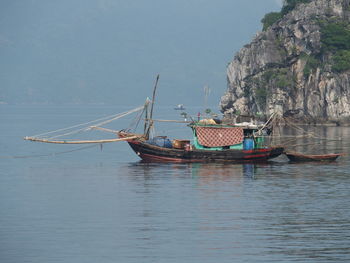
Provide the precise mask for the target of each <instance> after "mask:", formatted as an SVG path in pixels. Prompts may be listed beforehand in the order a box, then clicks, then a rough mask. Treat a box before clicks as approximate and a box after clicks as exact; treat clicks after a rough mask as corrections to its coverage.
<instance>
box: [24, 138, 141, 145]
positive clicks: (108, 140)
mask: <svg viewBox="0 0 350 263" xmlns="http://www.w3.org/2000/svg"><path fill="white" fill-rule="evenodd" d="M137 138H140V136H130V137H126V138H118V139H105V140H81V141H57V140H48V139H40V138H34V137H24V140H27V141H33V142H45V143H56V144H88V143H108V142H120V141H127V140H132V139H137Z"/></svg>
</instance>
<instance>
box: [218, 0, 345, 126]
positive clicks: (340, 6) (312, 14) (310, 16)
mask: <svg viewBox="0 0 350 263" xmlns="http://www.w3.org/2000/svg"><path fill="white" fill-rule="evenodd" d="M288 2H293V3H294V4H295V6H293V8H290V9H291V10H287V11H284V12H283V9H282V12H280V13H273V14H272V13H271V14H270V15H272V16H274V17H276V18H275V21H273V23H271V24H270V25H269V24H267V25H264V31H263V32H259V33H257V35H256V36H255V37H254V39H253V40H252V42H251V43H250V44H247V45H245V46H244V47H243V48H242V49H241V50H240V51H239V52H238V53H237V54H236V55H235V57H234V59H233V61H232V62H230V63H229V65H228V68H227V82H228V88H227V91H226V93H225V94H224V96H223V97H222V98H221V103H220V106H221V110H222V112H223V113H224V114H225V115H226V116H232V115H239V114H258V115H259V114H262V115H269V114H271V113H272V112H276V111H277V112H279V113H281V114H288V113H290V112H293V113H298V114H299V115H298V116H299V117H300V119H304V120H306V119H307V120H308V121H310V120H312V121H315V122H327V121H328V122H337V123H341V122H347V123H348V122H349V120H350V0H310V1H305V0H304V1H298V0H294V1H285V4H284V5H285V6H284V8H285V10H286V5H288ZM265 18H266V17H265Z"/></svg>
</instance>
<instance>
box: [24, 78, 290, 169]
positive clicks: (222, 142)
mask: <svg viewBox="0 0 350 263" xmlns="http://www.w3.org/2000/svg"><path fill="white" fill-rule="evenodd" d="M158 79H159V76H157V80H156V83H155V86H154V89H153V97H152V100H149V99H147V100H146V103H145V104H144V106H142V107H138V108H135V109H132V110H129V111H127V112H124V113H120V114H117V115H112V116H107V117H105V118H100V119H98V120H95V121H90V122H87V123H83V124H79V125H74V126H71V127H68V128H64V129H58V130H56V131H51V132H46V133H43V134H39V135H35V136H30V137H25V138H24V139H25V140H30V141H35V142H44V143H56V144H101V145H102V144H103V143H109V142H117V141H127V142H128V143H129V145H130V146H131V148H132V149H133V150H134V152H135V153H136V154H137V155H138V156H139V157H140V158H141V159H143V160H145V161H152V162H154V161H157V162H229V163H241V162H262V161H267V160H270V159H272V158H275V157H277V156H279V155H281V154H282V153H283V152H284V148H283V147H281V146H271V145H268V144H267V143H266V142H265V141H264V140H265V137H264V136H263V130H264V129H265V128H266V124H264V125H256V124H253V123H240V124H239V123H235V124H232V123H231V124H227V123H226V124H225V123H222V121H221V120H218V119H211V118H207V119H202V120H200V117H199V116H197V119H196V120H194V119H193V118H191V117H190V119H191V121H190V122H188V121H181V123H184V122H185V123H186V124H188V126H189V127H190V128H191V129H192V134H193V138H192V140H179V139H174V140H170V139H169V138H168V137H167V136H154V133H153V132H152V131H153V130H154V129H153V128H154V122H155V121H171V122H174V121H173V120H155V119H153V118H152V115H153V106H154V101H155V94H156V88H157V83H158ZM141 110H142V113H141V114H140V115H138V117H137V119H135V123H137V124H136V127H134V128H135V130H136V128H137V125H138V124H139V122H140V120H141V119H142V118H143V119H144V126H143V133H142V134H136V133H135V131H133V132H132V131H131V130H130V129H129V130H120V131H117V130H111V129H107V128H104V127H101V126H102V125H106V124H108V123H110V122H111V121H114V120H116V119H119V118H121V117H123V116H126V115H129V114H131V113H134V112H138V111H141ZM142 116H144V117H142ZM176 122H178V121H176ZM86 125H88V126H87V127H86ZM91 130H99V131H103V132H110V133H113V134H114V135H116V136H117V137H118V138H112V139H102V140H74V139H63V138H64V137H65V136H68V135H69V136H70V135H73V134H78V133H80V132H85V131H91ZM58 132H59V133H62V132H63V134H57V133H58Z"/></svg>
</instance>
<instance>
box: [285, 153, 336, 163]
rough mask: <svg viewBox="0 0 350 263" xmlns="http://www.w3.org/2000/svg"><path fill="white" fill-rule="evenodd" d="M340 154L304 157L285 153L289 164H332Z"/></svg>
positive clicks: (304, 155)
mask: <svg viewBox="0 0 350 263" xmlns="http://www.w3.org/2000/svg"><path fill="white" fill-rule="evenodd" d="M341 155H342V154H337V153H333V154H324V155H306V154H300V153H288V152H287V153H286V156H287V157H288V159H289V160H290V161H291V162H332V161H335V160H336V159H337V158H338V157H339V156H341Z"/></svg>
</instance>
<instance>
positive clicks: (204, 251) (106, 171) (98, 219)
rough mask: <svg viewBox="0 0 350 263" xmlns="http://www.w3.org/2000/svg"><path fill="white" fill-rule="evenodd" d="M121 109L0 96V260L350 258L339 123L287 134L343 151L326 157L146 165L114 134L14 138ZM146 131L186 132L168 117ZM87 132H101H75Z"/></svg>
mask: <svg viewBox="0 0 350 263" xmlns="http://www.w3.org/2000/svg"><path fill="white" fill-rule="evenodd" d="M136 106H137V105H136ZM131 108H132V107H117V106H116V107H107V106H98V105H95V106H43V105H41V106H40V105H37V106H33V105H32V106H25V105H15V106H14V105H0V135H1V136H0V262H1V263H25V262H33V263H41V262H43V263H44V262H45V263H51V262H74V263H89V262H91V263H96V262H100V263H104V262H123V263H133V262H201V263H204V262H350V205H349V204H350V157H349V156H350V155H349V154H350V128H349V127H304V128H305V129H307V130H308V132H309V133H310V132H315V133H317V134H319V135H320V137H322V138H327V139H328V140H321V139H320V141H319V142H320V144H317V145H315V144H313V143H310V141H309V139H305V138H304V139H300V140H299V141H298V142H296V143H295V144H296V145H298V146H297V149H296V150H298V151H304V152H309V153H326V152H344V153H347V156H344V157H341V158H339V159H338V160H337V161H336V162H333V163H303V164H299V163H295V164H293V163H289V162H288V160H287V159H286V158H285V157H279V158H277V159H275V160H274V161H271V162H269V163H265V164H216V163H212V164H157V163H152V164H150V163H143V162H140V160H139V159H138V157H137V156H136V155H135V154H134V153H133V152H132V151H131V149H130V148H129V146H128V145H127V144H126V143H125V142H120V143H110V144H105V145H103V147H101V146H100V145H96V146H92V147H91V146H88V147H87V146H86V145H82V146H70V145H52V144H44V143H34V142H29V141H24V140H23V137H24V136H31V135H35V134H39V133H42V132H45V131H50V130H57V129H59V128H62V127H67V126H71V125H74V124H77V123H82V122H88V121H89V120H94V119H98V118H100V117H103V116H108V115H111V114H114V113H118V112H123V111H127V110H129V109H131ZM188 111H189V113H191V114H193V115H196V114H197V112H198V109H196V108H192V109H189V110H188ZM179 113H180V112H175V111H174V110H173V109H172V108H171V107H168V108H166V107H163V108H161V107H160V108H156V109H155V117H156V118H167V119H173V118H177V119H180V114H179ZM130 121H132V119H131V118H126V119H121V120H118V121H116V122H115V124H113V125H112V124H111V125H109V126H108V127H109V128H112V127H113V128H115V129H122V128H125V127H127V126H128V124H129V123H130ZM157 131H158V133H159V134H161V133H166V134H168V132H169V134H171V132H172V134H174V136H177V138H178V137H179V136H181V137H182V136H184V137H185V136H189V137H190V136H191V133H190V131H189V128H187V127H183V126H181V125H180V126H179V124H169V123H167V124H161V125H160V126H159V129H157ZM283 134H294V131H292V130H291V129H287V128H285V129H284V130H283ZM79 136H80V137H79ZM88 136H92V138H106V137H108V138H113V135H111V134H104V133H101V132H95V133H93V134H88V135H86V134H85V133H83V134H81V135H80V134H77V135H76V137H78V138H85V137H88ZM94 136H96V137H94ZM89 138H90V137H89ZM340 138H341V140H339V139H340ZM289 139H290V138H289ZM329 139H334V140H329ZM82 147H85V148H82Z"/></svg>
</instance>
